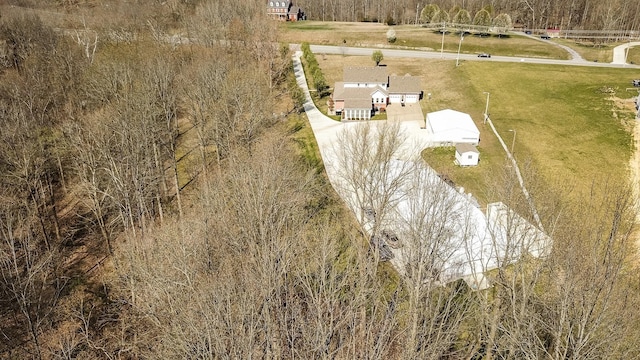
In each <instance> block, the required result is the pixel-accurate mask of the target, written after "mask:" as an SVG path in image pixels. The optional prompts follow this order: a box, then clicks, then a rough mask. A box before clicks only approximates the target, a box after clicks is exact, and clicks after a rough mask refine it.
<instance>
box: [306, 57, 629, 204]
mask: <svg viewBox="0 0 640 360" xmlns="http://www.w3.org/2000/svg"><path fill="white" fill-rule="evenodd" d="M318 59H319V60H318V61H319V64H320V67H321V68H322V69H323V72H324V74H325V77H326V78H327V80H328V81H329V79H331V81H336V79H339V78H340V77H341V76H342V69H343V67H344V65H346V64H350V65H352V66H371V65H373V63H372V61H371V59H369V58H367V57H357V56H340V55H327V56H324V57H318ZM384 63H385V65H387V67H388V69H389V72H390V73H398V74H404V73H410V74H412V75H417V76H420V77H421V78H422V86H423V89H424V92H425V94H426V93H431V94H432V99H431V100H427V99H426V96H425V99H423V100H422V104H421V106H422V109H423V112H424V113H425V114H426V113H427V112H432V111H437V110H442V109H446V108H451V109H454V110H458V111H463V112H466V113H469V114H470V115H471V117H472V118H473V119H474V120H475V121H476V124H477V126H478V128H479V129H480V133H481V143H480V146H479V150H480V159H481V160H480V165H479V166H478V167H476V168H460V167H456V166H454V165H453V160H454V152H453V150H450V151H449V150H441V149H440V150H434V151H427V152H426V153H425V154H424V155H425V158H426V159H427V161H428V162H429V163H430V164H431V165H432V166H433V167H434V168H435V169H436V170H437V171H438V172H440V173H446V174H447V175H449V177H450V178H451V179H452V180H453V181H454V182H455V183H456V184H458V185H460V186H463V187H465V188H466V189H467V190H468V191H471V192H472V193H474V195H475V196H476V197H478V198H479V200H480V201H481V202H483V203H486V202H488V201H496V200H497V199H492V198H490V197H489V196H490V195H488V194H487V193H486V189H488V188H490V187H491V186H492V185H493V183H494V181H497V180H496V179H494V175H495V174H499V173H501V172H502V167H503V166H504V164H505V163H506V162H505V156H506V154H505V152H504V150H503V148H502V147H501V145H500V144H499V142H498V140H497V139H496V137H495V136H494V134H493V132H492V131H491V129H490V128H489V126H488V125H486V124H483V123H482V113H483V112H484V107H485V102H486V95H485V94H484V93H483V92H485V91H486V92H489V93H490V94H491V95H490V103H489V113H490V114H491V119H492V121H493V122H494V124H495V126H496V128H497V130H498V132H499V133H500V135H501V136H502V138H503V140H504V141H505V143H506V144H507V146H509V147H510V146H511V143H512V140H513V132H510V131H509V130H510V129H514V130H516V141H515V156H516V158H517V160H518V162H519V164H521V165H524V164H525V163H531V164H532V165H533V167H534V168H535V169H536V170H537V172H538V173H539V174H540V175H542V178H543V179H544V180H546V183H548V184H551V183H558V182H562V183H565V184H566V183H571V184H574V187H575V188H577V190H580V191H582V190H585V189H587V188H588V187H589V186H590V183H591V181H592V179H594V178H595V177H601V176H603V175H606V176H613V177H619V178H627V177H628V173H627V164H628V162H629V159H630V156H631V151H632V150H633V148H632V139H631V135H630V133H629V124H630V122H631V121H633V117H634V113H633V111H632V110H633V104H632V101H631V98H632V97H633V96H634V95H636V93H634V92H627V91H626V88H627V87H629V81H630V79H632V78H633V76H634V75H635V73H636V71H634V70H630V69H606V68H589V67H579V66H575V67H574V66H571V67H567V66H550V65H536V64H523V63H497V62H485V61H482V62H480V61H465V62H463V63H462V65H461V66H459V67H457V68H456V67H455V62H452V61H444V60H418V59H385V60H384Z"/></svg>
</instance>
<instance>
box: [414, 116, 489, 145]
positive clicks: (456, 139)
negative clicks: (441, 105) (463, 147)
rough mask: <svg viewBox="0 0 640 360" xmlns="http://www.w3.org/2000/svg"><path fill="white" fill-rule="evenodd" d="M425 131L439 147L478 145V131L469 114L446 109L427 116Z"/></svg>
mask: <svg viewBox="0 0 640 360" xmlns="http://www.w3.org/2000/svg"><path fill="white" fill-rule="evenodd" d="M426 129H427V131H428V132H429V134H430V135H431V139H432V142H433V143H434V144H439V145H454V144H471V145H478V144H479V143H480V130H478V128H477V127H476V124H475V123H474V122H473V119H471V116H469V114H465V113H462V112H459V111H455V110H451V109H446V110H440V111H436V112H431V113H428V114H427V119H426Z"/></svg>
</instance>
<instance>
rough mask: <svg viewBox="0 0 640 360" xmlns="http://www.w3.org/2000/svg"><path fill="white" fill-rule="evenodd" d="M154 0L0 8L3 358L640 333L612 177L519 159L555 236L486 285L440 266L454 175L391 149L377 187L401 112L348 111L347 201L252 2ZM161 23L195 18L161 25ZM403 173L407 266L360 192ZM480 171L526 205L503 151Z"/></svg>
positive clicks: (409, 347) (582, 354) (580, 348)
mask: <svg viewBox="0 0 640 360" xmlns="http://www.w3.org/2000/svg"><path fill="white" fill-rule="evenodd" d="M64 3H65V4H63V5H64V6H67V7H70V8H68V9H71V10H69V11H73V10H74V9H77V10H75V11H80V10H82V9H84V8H82V6H84V5H82V2H78V4H79V5H78V4H73V2H64ZM152 3H153V2H149V3H145V2H139V3H137V4H136V5H135V6H140V8H139V9H147V10H148V12H144V11H143V12H141V13H140V14H138V15H139V16H148V17H147V18H146V19H147V20H148V22H143V23H144V24H146V25H141V24H140V21H139V20H140V19H139V18H137V19H136V21H132V22H127V21H125V20H123V18H120V19H116V18H115V17H114V18H111V19H109V21H113V23H117V24H118V25H117V26H115V25H114V26H111V25H108V24H105V23H99V26H98V25H96V26H93V23H91V21H90V19H91V18H90V17H87V19H89V20H87V22H86V23H85V24H82V22H78V29H77V30H78V32H77V33H76V32H75V31H73V32H71V33H65V32H61V31H60V30H59V29H54V28H53V27H52V26H50V25H49V24H48V23H47V22H45V21H43V20H42V19H41V18H40V17H38V16H36V15H34V14H33V13H31V12H28V13H27V14H26V15H25V14H19V15H18V14H16V13H9V12H8V13H3V16H2V18H1V20H0V40H1V41H2V52H1V53H0V61H1V64H2V68H1V70H0V78H1V81H0V117H1V119H2V121H1V122H0V126H1V127H2V131H0V136H1V137H2V139H1V140H2V141H0V154H2V156H1V157H0V181H1V183H2V187H1V188H0V194H1V196H0V336H1V337H2V339H3V341H0V354H1V355H0V357H3V358H4V357H7V358H37V359H75V358H100V359H118V358H149V359H158V358H161V359H173V358H176V359H183V358H202V359H213V358H250V357H258V358H349V359H353V358H383V357H386V358H410V359H426V358H433V359H439V358H449V359H458V358H460V359H462V358H465V359H469V358H476V359H480V358H482V359H493V358H528V359H537V358H541V357H546V358H553V359H567V358H572V359H582V358H630V357H633V356H634V355H635V354H637V353H639V352H640V349H638V343H637V341H636V339H637V338H638V337H639V335H640V334H639V332H640V328H638V325H637V324H638V323H640V322H639V321H638V314H637V313H636V312H635V311H634V309H636V308H637V306H638V302H639V301H640V298H639V297H638V296H637V292H634V291H630V290H634V289H637V288H638V285H639V284H638V278H637V276H636V275H635V274H636V273H637V262H636V261H635V258H634V256H635V253H634V252H633V249H632V245H633V244H632V243H631V241H632V240H633V239H634V237H633V235H634V233H633V230H635V227H634V226H635V223H634V219H635V211H636V209H635V207H634V203H633V201H632V200H633V196H632V192H631V191H630V189H628V188H626V187H625V186H623V185H624V184H622V185H621V184H614V183H606V182H604V181H603V182H595V181H594V187H593V189H592V190H593V191H591V192H590V193H589V194H586V196H584V197H581V198H580V199H581V201H580V202H577V201H576V202H565V201H563V200H561V199H562V197H560V196H556V194H555V193H554V191H555V190H553V189H550V188H549V186H548V185H547V184H540V183H539V182H538V180H537V178H536V177H535V171H533V170H532V171H528V173H529V178H528V179H527V183H528V184H532V185H531V188H530V192H531V194H532V196H533V197H534V199H535V203H536V204H537V205H538V207H539V208H540V209H541V217H542V221H543V222H544V223H545V228H546V229H547V230H548V231H549V232H550V234H551V235H552V236H553V238H554V246H553V250H552V252H551V253H550V255H549V256H548V257H547V258H545V259H531V258H526V257H525V258H523V259H521V260H522V261H519V262H515V263H513V264H512V265H511V266H507V267H504V268H500V269H497V270H496V271H494V272H493V273H491V274H488V275H489V278H490V279H491V284H492V285H493V286H492V287H491V288H490V289H489V290H485V291H474V290H473V289H471V288H470V287H469V286H467V285H466V283H465V282H463V281H456V282H452V283H448V284H446V285H443V284H438V283H436V282H434V281H433V279H434V277H435V273H437V269H438V264H439V262H441V261H442V259H444V258H446V257H447V256H449V255H448V254H450V252H451V248H452V246H456V244H455V243H454V242H452V239H451V236H450V234H449V233H448V232H447V231H444V229H445V228H446V224H447V223H449V222H450V220H451V219H458V220H459V219H461V218H462V219H464V216H466V215H465V213H464V212H460V211H457V210H456V209H453V208H451V206H450V205H451V199H449V198H447V197H446V196H444V195H443V194H445V193H446V192H445V191H442V189H441V188H440V187H441V186H448V185H444V184H441V183H439V182H438V183H437V182H430V180H429V179H428V178H416V179H410V178H408V177H407V176H405V174H406V172H405V170H408V169H401V171H400V172H399V173H398V177H397V179H395V180H394V181H393V182H391V183H390V185H391V187H381V186H380V185H381V184H383V183H385V181H386V180H388V179H386V176H387V175H386V174H387V173H388V171H384V170H385V169H389V168H390V166H391V163H392V162H393V161H395V156H394V153H395V151H397V149H398V147H399V146H400V144H402V134H401V133H400V132H399V131H398V129H397V127H393V126H389V127H386V128H384V131H382V132H380V133H376V132H373V131H372V129H371V128H368V127H366V126H363V127H360V128H357V129H355V130H356V131H354V132H352V133H344V134H343V137H342V138H341V141H340V144H336V146H337V147H338V149H339V153H341V154H343V155H345V156H343V157H342V159H341V161H344V162H345V167H344V168H345V169H349V170H350V171H346V172H345V173H344V174H342V176H343V177H344V178H345V179H346V180H345V184H348V185H349V186H351V187H352V188H353V189H354V191H356V192H357V193H358V194H360V195H361V196H360V197H358V198H356V199H354V201H356V202H357V204H359V205H358V206H359V208H360V209H362V211H361V212H359V213H358V214H354V213H352V212H351V211H350V210H348V209H347V208H346V207H345V206H344V204H343V202H342V200H341V199H340V198H339V197H338V196H337V195H336V194H335V192H334V191H333V189H332V187H331V185H330V184H329V182H328V181H327V180H326V178H325V177H324V175H323V167H322V164H321V163H319V162H318V161H317V158H318V154H317V153H316V152H315V151H314V147H313V141H310V140H309V139H310V138H312V135H310V132H309V131H310V130H309V127H308V124H306V119H305V118H304V117H303V115H300V114H298V113H297V110H299V107H300V101H301V100H302V99H303V97H302V98H301V94H300V93H299V92H296V88H295V87H294V86H292V83H295V79H292V77H293V71H292V63H291V53H290V52H289V51H288V47H287V46H278V45H276V44H275V41H274V40H275V37H276V32H275V30H274V28H275V26H276V24H275V23H273V22H271V21H269V20H268V19H267V18H266V16H265V14H264V3H263V2H262V1H251V2H244V3H238V2H233V1H200V2H195V3H192V2H178V1H176V2H167V3H166V4H164V5H161V6H160V7H154V6H151V5H153V4H152ZM112 4H117V2H113V3H112ZM141 4H142V5H141ZM147 5H148V7H146V6H147ZM74 6H78V7H77V8H74ZM115 13H117V11H115V12H114V14H115ZM6 14H11V15H6ZM155 14H164V15H165V16H164V17H155ZM103 18H104V17H103ZM249 19H250V21H249ZM176 25H180V27H181V28H182V29H185V32H188V33H189V41H182V40H181V41H180V42H176V41H171V39H172V38H171V37H170V36H167V35H168V34H170V32H171V30H172V29H173V28H174V27H175V26H176ZM85 26H86V29H91V30H96V32H95V33H93V32H86V33H84V32H81V31H80V30H82V29H85ZM89 34H91V35H89ZM84 35H87V36H86V37H83V36H84ZM89 39H90V40H91V44H93V43H94V41H95V44H96V47H95V52H94V51H93V50H92V51H89V55H91V56H87V51H86V49H87V46H86V44H87V43H88V40H89ZM168 39H169V40H168ZM173 39H175V38H173ZM298 91H299V89H298ZM302 96H303V94H302ZM281 114H285V115H286V116H282V115H281ZM347 155H351V156H347ZM415 166H423V165H420V164H415ZM399 181H405V182H411V181H413V182H414V186H413V187H412V188H413V189H414V191H415V192H413V193H411V196H412V197H414V198H416V199H419V200H421V201H415V202H413V203H412V206H413V207H414V208H413V209H412V211H414V213H415V214H416V217H415V218H413V219H410V220H411V221H408V223H407V224H406V226H407V227H408V228H410V229H413V231H412V232H411V234H412V236H409V237H407V238H405V239H401V240H402V241H403V243H404V244H405V251H406V253H405V255H406V258H407V259H408V261H407V262H406V268H404V269H402V271H398V270H397V269H394V268H392V267H391V266H390V265H389V263H388V262H384V261H381V260H382V259H381V257H380V253H379V251H378V248H377V247H375V246H373V247H372V246H371V243H370V240H371V239H370V237H369V236H368V235H367V229H366V228H365V227H363V224H364V223H365V222H364V220H365V219H367V218H368V216H369V215H368V213H367V211H366V209H368V208H371V209H373V211H374V212H375V214H377V216H378V218H384V216H385V214H386V213H387V211H388V207H389V204H391V203H393V201H394V199H393V197H392V196H390V195H391V194H392V192H393V190H394V188H393V187H394V186H398V182H399ZM602 184H605V185H602ZM536 185H537V186H536ZM374 190H375V191H374ZM487 191H494V192H495V193H494V194H493V196H492V197H493V198H496V199H501V200H502V201H504V202H505V203H507V204H508V205H509V206H510V207H512V208H513V209H516V210H517V211H518V212H520V213H521V214H524V215H525V216H530V215H527V214H528V210H527V207H526V206H521V204H525V202H524V200H523V199H522V194H521V193H520V191H519V187H518V183H517V181H516V179H515V178H514V175H513V174H512V173H511V172H510V171H509V169H508V168H507V167H505V172H504V173H503V174H496V179H495V182H494V186H493V187H492V189H490V190H489V189H488V190H487ZM576 198H578V197H576ZM542 210H543V211H542ZM512 220H513V219H512ZM381 224H382V223H378V225H376V226H377V227H375V228H374V232H376V233H382V231H383V230H384V228H383V227H382V225H381ZM515 224H516V222H515V221H513V222H512V223H508V224H507V225H506V226H507V227H509V226H511V229H512V230H513V231H511V232H510V234H511V236H512V237H513V241H512V242H510V244H512V245H513V246H515V244H518V243H520V242H519V241H518V240H519V239H516V237H517V236H518V234H519V232H517V231H516V230H515V227H516V225H515ZM412 250H415V251H412ZM400 274H402V276H400Z"/></svg>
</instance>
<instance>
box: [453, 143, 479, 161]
mask: <svg viewBox="0 0 640 360" xmlns="http://www.w3.org/2000/svg"><path fill="white" fill-rule="evenodd" d="M478 161H480V152H479V151H478V149H476V147H475V146H473V145H471V144H456V164H457V165H460V166H476V165H478Z"/></svg>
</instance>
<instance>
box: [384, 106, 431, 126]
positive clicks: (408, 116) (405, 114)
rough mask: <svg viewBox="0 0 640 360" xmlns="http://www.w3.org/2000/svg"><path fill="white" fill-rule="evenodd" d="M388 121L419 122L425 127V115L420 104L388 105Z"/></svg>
mask: <svg viewBox="0 0 640 360" xmlns="http://www.w3.org/2000/svg"><path fill="white" fill-rule="evenodd" d="M387 119H389V120H391V121H403V122H404V121H418V122H420V121H421V122H422V126H424V115H423V114H422V109H421V108H420V104H406V105H405V106H402V105H400V104H389V105H387Z"/></svg>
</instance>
